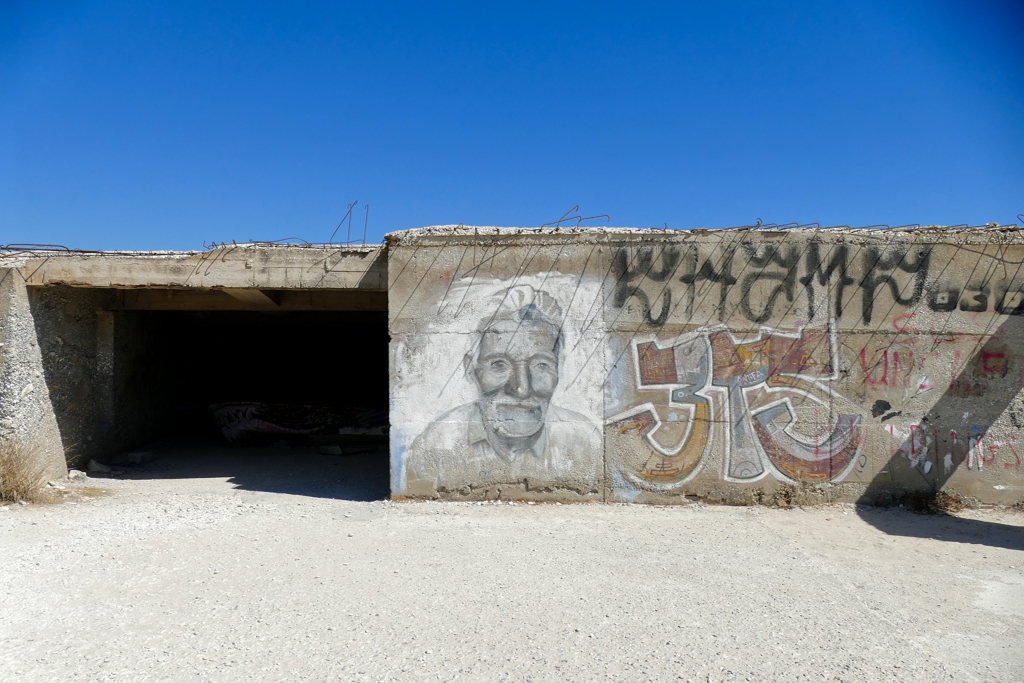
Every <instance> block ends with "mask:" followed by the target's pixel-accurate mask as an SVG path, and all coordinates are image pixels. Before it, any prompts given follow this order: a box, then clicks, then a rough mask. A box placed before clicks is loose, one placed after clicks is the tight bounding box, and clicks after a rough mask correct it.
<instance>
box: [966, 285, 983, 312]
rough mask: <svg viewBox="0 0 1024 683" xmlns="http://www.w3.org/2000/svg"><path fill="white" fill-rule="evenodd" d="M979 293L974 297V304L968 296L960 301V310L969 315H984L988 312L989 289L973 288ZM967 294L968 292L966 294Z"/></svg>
mask: <svg viewBox="0 0 1024 683" xmlns="http://www.w3.org/2000/svg"><path fill="white" fill-rule="evenodd" d="M971 289H972V290H974V291H975V292H977V294H975V295H974V297H973V303H972V302H971V300H969V299H968V298H967V297H966V296H965V297H964V298H963V299H961V300H960V310H961V311H966V312H968V313H984V312H985V311H987V310H988V295H989V294H990V292H989V288H988V287H972V288H971ZM964 294H966V292H964Z"/></svg>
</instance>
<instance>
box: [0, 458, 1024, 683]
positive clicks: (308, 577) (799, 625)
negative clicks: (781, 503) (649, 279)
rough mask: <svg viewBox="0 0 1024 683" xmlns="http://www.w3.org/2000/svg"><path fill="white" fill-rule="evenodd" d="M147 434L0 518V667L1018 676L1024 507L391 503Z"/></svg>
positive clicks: (334, 468) (582, 677) (347, 474)
mask: <svg viewBox="0 0 1024 683" xmlns="http://www.w3.org/2000/svg"><path fill="white" fill-rule="evenodd" d="M154 450H155V452H156V453H157V454H158V456H159V458H158V459H157V460H156V461H155V462H153V463H152V464H150V465H145V466H141V467H135V468H130V469H129V471H128V473H127V474H125V475H124V476H121V477H117V478H109V479H107V478H104V479H93V480H91V481H89V482H86V483H85V484H78V485H76V493H75V494H74V495H73V496H70V498H72V499H74V500H75V503H74V504H72V503H68V502H65V503H62V504H55V505H29V506H19V505H15V506H7V507H5V508H4V509H3V510H2V511H0V591H2V595H3V603H2V604H3V609H2V610H0V679H2V680H5V681H47V682H49V681H247V680H257V681H387V680H400V681H428V680H443V681H449V680H451V681H549V680H558V681H647V680H651V681H675V680H680V681H957V682H962V681H1007V682H1009V681H1016V682H1019V681H1024V571H1022V569H1024V515H1021V514H1020V513H1014V512H1008V511H996V510H985V511H973V512H970V513H966V512H965V513H961V514H960V515H958V516H957V517H950V516H945V515H918V514H913V513H908V512H904V511H902V510H858V509H855V508H852V507H849V506H842V507H841V506H834V507H828V508H820V509H793V510H772V509H764V508H729V507H708V506H703V505H690V506H683V507H664V508H655V507H641V506H625V505H525V504H516V505H493V504H486V505H477V504H451V503H449V504H444V503H391V502H387V501H384V500H379V499H377V498H379V497H380V496H381V495H383V494H384V493H385V492H386V487H387V471H386V462H384V461H383V460H382V459H381V457H380V456H366V455H363V456H350V457H336V456H324V455H320V454H319V453H317V452H316V451H315V450H312V449H264V450H248V451H227V450H226V449H218V448H213V447H208V446H204V447H199V446H189V447H185V446H182V445H181V444H163V445H157V446H156V447H155V448H154ZM375 499H376V500H375Z"/></svg>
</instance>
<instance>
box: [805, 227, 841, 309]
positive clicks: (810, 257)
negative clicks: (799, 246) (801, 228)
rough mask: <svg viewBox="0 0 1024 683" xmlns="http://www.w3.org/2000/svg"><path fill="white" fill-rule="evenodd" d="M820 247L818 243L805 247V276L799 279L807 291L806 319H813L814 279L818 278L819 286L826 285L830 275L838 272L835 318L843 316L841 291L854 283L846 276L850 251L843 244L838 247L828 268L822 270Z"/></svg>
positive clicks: (830, 277)
mask: <svg viewBox="0 0 1024 683" xmlns="http://www.w3.org/2000/svg"><path fill="white" fill-rule="evenodd" d="M820 247H821V245H820V244H819V243H818V242H811V243H810V244H808V245H807V258H806V268H807V274H806V275H804V276H803V277H802V278H800V284H801V285H803V286H804V289H805V290H806V291H807V317H808V319H810V318H813V317H814V313H815V303H814V277H815V276H817V277H818V284H819V285H822V286H824V285H826V284H828V281H829V280H831V279H832V273H834V272H835V271H837V270H838V271H839V281H838V282H836V312H835V314H836V317H839V316H842V315H843V290H844V289H845V288H846V287H849V286H850V285H852V284H853V283H854V280H853V278H852V277H850V276H849V275H848V274H847V265H848V263H849V258H850V250H849V247H847V246H846V245H845V244H842V245H840V246H838V247H837V248H836V250H835V254H834V255H833V256H832V258H831V260H829V262H828V266H826V267H825V268H824V269H822V261H821V251H820Z"/></svg>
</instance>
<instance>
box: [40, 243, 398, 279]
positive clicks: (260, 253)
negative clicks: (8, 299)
mask: <svg viewBox="0 0 1024 683" xmlns="http://www.w3.org/2000/svg"><path fill="white" fill-rule="evenodd" d="M22 261H23V263H22V265H21V267H20V270H21V272H22V274H23V275H24V277H25V279H26V281H27V283H28V284H29V285H30V286H40V285H52V284H60V285H72V286H75V287H188V288H196V289H215V288H234V289H254V288H255V289H370V290H383V289H385V288H386V286H387V285H386V283H387V260H386V257H385V255H384V252H383V248H382V247H380V246H366V247H362V246H345V247H322V246H296V245H291V246H266V245H258V246H257V245H249V244H247V245H237V246H236V245H226V246H224V245H222V246H220V247H216V248H214V249H210V250H208V251H201V252H185V253H181V252H166V253H159V252H157V253H133V252H104V253H96V254H91V253H73V252H72V253H63V252H46V253H38V254H36V255H32V256H28V257H26V258H24V259H22Z"/></svg>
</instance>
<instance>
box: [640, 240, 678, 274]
mask: <svg viewBox="0 0 1024 683" xmlns="http://www.w3.org/2000/svg"><path fill="white" fill-rule="evenodd" d="M653 261H654V250H653V249H651V248H650V247H641V248H640V249H639V251H638V252H637V266H636V270H637V271H640V272H642V273H646V274H647V277H648V278H650V279H651V280H654V281H655V282H664V281H665V280H667V279H668V278H669V277H670V276H671V275H673V274H674V273H675V272H676V266H678V265H679V250H678V249H676V248H675V247H665V248H663V249H662V250H661V268H660V269H659V270H654V268H653V267H652V266H653Z"/></svg>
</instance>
